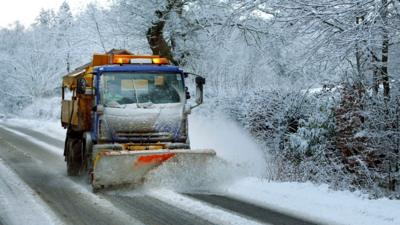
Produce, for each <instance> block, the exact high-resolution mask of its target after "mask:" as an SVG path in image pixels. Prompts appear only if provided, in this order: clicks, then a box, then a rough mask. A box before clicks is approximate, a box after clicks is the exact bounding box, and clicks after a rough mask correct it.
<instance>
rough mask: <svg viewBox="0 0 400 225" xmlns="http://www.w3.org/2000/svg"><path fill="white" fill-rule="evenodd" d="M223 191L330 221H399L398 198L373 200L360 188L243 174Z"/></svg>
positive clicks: (385, 223) (387, 223)
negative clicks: (338, 188) (353, 189)
mask: <svg viewBox="0 0 400 225" xmlns="http://www.w3.org/2000/svg"><path fill="white" fill-rule="evenodd" d="M249 190H251V191H249ZM223 192H224V194H228V195H231V196H234V197H236V198H239V199H242V200H245V201H250V202H253V203H256V204H259V205H264V206H267V207H270V208H275V209H278V210H279V211H283V212H288V213H290V214H295V215H299V216H301V217H303V218H311V219H313V221H325V222H326V223H328V224H335V223H336V224H351V225H357V224H360V225H369V224H371V225H377V224H379V225H394V224H400V201H399V200H389V199H377V200H371V199H368V198H367V196H363V195H361V194H360V193H357V192H356V193H351V192H349V191H334V190H332V189H329V188H328V186H327V185H315V184H312V183H296V182H283V183H278V182H268V181H266V180H261V179H257V178H244V179H241V180H238V181H236V182H235V183H233V184H232V185H231V186H229V187H225V189H224V191H223Z"/></svg>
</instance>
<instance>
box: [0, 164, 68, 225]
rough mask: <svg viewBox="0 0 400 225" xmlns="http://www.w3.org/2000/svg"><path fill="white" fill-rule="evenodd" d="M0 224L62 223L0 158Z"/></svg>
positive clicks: (40, 224) (39, 224)
mask: <svg viewBox="0 0 400 225" xmlns="http://www.w3.org/2000/svg"><path fill="white" fill-rule="evenodd" d="M0 171H1V176H0V224H16V225H19V224H33V225H34V224H38V225H42V224H62V222H61V221H60V220H59V219H58V218H57V216H56V215H55V214H54V212H53V211H51V209H50V208H48V207H47V205H46V203H44V202H43V200H42V199H41V198H40V197H39V196H37V194H36V193H35V192H34V191H33V190H32V189H31V188H30V187H29V186H28V185H26V184H25V183H24V182H23V181H22V180H20V179H19V178H18V175H17V174H15V173H14V172H13V171H12V170H11V169H10V168H8V167H7V166H6V165H5V164H4V163H3V161H2V160H1V159H0Z"/></svg>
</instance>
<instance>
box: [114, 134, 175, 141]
mask: <svg viewBox="0 0 400 225" xmlns="http://www.w3.org/2000/svg"><path fill="white" fill-rule="evenodd" d="M116 136H117V137H118V138H119V139H126V140H129V141H138V142H157V141H171V140H173V138H174V137H173V135H172V134H171V133H168V132H160V133H130V132H117V133H116Z"/></svg>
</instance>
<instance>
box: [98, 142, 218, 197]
mask: <svg viewBox="0 0 400 225" xmlns="http://www.w3.org/2000/svg"><path fill="white" fill-rule="evenodd" d="M212 156H215V151H214V150H211V149H208V150H189V149H173V150H169V149H160V150H142V151H126V150H121V151H115V150H103V151H101V152H99V153H98V154H97V156H96V158H95V160H94V163H93V173H92V186H93V190H94V191H96V190H99V189H103V188H106V187H110V186H117V185H138V184H141V183H142V182H143V181H144V179H145V177H146V175H147V173H148V172H149V171H151V170H152V169H154V168H157V167H158V166H160V165H161V164H162V163H164V162H166V161H168V160H171V159H173V158H179V159H178V160H185V159H184V158H186V157H189V158H190V159H193V158H196V160H197V159H198V160H204V161H205V160H206V159H207V158H210V157H212Z"/></svg>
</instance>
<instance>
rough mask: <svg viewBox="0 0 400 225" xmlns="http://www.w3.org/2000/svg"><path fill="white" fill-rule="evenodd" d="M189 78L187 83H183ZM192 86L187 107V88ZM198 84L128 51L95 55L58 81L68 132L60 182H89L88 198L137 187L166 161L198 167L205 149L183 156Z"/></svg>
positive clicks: (156, 59) (199, 95)
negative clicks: (101, 192) (74, 178)
mask: <svg viewBox="0 0 400 225" xmlns="http://www.w3.org/2000/svg"><path fill="white" fill-rule="evenodd" d="M189 78H191V79H189ZM188 80H191V81H192V82H193V83H194V85H193V89H196V91H195V95H196V96H195V100H194V102H193V105H189V101H187V99H189V98H190V92H189V90H188V87H189V86H190V85H187V82H188ZM204 84H205V79H204V78H203V77H202V76H199V75H196V74H192V73H187V72H184V71H183V70H182V69H181V68H179V67H177V66H174V65H171V64H170V62H169V61H168V60H167V59H166V58H162V57H160V56H156V55H134V54H132V53H130V52H129V51H127V50H111V51H109V52H107V53H105V54H94V55H93V59H92V61H91V62H90V63H88V64H85V65H83V66H81V67H78V68H77V69H75V70H74V71H72V72H70V73H68V74H67V75H65V76H63V81H62V105H61V124H62V126H63V127H64V128H65V129H66V130H67V131H66V139H65V146H64V157H65V161H66V164H67V174H68V175H69V176H78V175H81V174H85V173H86V172H87V173H88V174H89V180H90V182H91V184H92V187H93V191H97V190H100V189H103V188H107V187H110V186H118V185H132V184H133V185H136V184H140V183H142V182H143V181H144V180H145V177H146V175H147V174H148V173H149V172H150V171H152V170H154V169H155V168H157V167H158V166H160V165H161V164H163V163H166V162H169V161H171V160H187V159H190V160H192V159H195V160H204V161H206V160H207V159H208V158H210V157H213V156H214V155H215V151H214V150H212V149H202V150H194V149H190V141H189V135H188V115H189V114H190V112H191V110H192V109H193V108H194V107H196V106H198V105H200V104H202V102H203V85H204Z"/></svg>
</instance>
